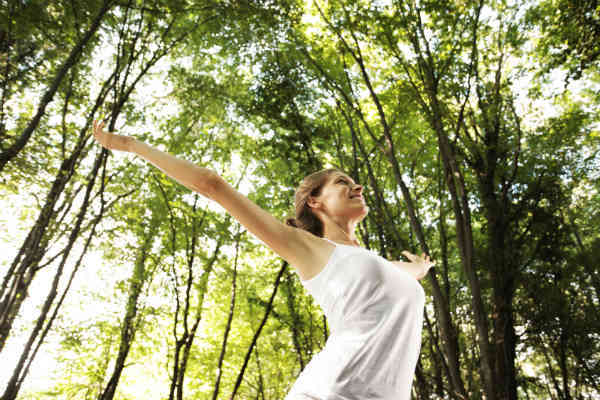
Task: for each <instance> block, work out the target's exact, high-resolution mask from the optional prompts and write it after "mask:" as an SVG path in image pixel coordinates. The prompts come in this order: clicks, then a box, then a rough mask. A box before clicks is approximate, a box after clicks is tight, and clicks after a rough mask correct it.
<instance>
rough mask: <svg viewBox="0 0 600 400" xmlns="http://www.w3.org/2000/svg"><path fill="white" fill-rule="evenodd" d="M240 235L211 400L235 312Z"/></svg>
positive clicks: (217, 386)
mask: <svg viewBox="0 0 600 400" xmlns="http://www.w3.org/2000/svg"><path fill="white" fill-rule="evenodd" d="M240 240H241V239H240V235H239V234H238V235H237V241H236V243H235V260H234V265H233V279H232V287H231V305H230V307H229V316H228V318H227V324H226V326H225V332H224V334H223V346H222V347H221V354H220V355H219V362H218V364H217V380H216V382H215V390H214V392H213V397H212V398H213V400H217V396H218V395H219V385H220V383H221V374H222V372H223V360H224V359H225V353H226V351H227V339H228V338H229V331H230V330H231V321H232V320H233V314H234V311H235V295H236V285H237V267H238V255H239V247H240Z"/></svg>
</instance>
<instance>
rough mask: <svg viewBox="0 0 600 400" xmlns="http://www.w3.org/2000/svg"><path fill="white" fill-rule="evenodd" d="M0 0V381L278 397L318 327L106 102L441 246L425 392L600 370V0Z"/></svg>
mask: <svg viewBox="0 0 600 400" xmlns="http://www.w3.org/2000/svg"><path fill="white" fill-rule="evenodd" d="M1 7H2V8H1V11H0V13H1V18H0V86H1V88H2V92H1V96H0V199H1V201H2V207H0V209H1V211H0V224H1V225H2V227H3V228H4V229H2V230H1V231H0V232H1V235H2V236H1V239H2V242H1V243H2V252H1V253H2V255H1V257H0V262H1V264H0V265H1V270H0V271H1V273H0V277H1V279H2V281H1V282H2V285H1V287H0V351H1V352H2V359H3V363H2V364H3V368H2V373H1V375H0V377H1V378H0V382H2V387H0V391H2V394H1V396H2V397H1V398H2V399H3V400H8V399H17V398H19V399H42V398H47V397H64V398H81V399H88V398H90V399H91V398H97V399H112V398H157V399H158V398H161V399H162V398H169V399H174V398H177V399H183V398H206V399H208V398H211V399H215V398H231V397H235V398H252V399H257V398H262V399H267V398H271V399H281V398H283V397H284V396H285V394H286V393H287V391H288V390H289V388H290V386H291V384H292V383H293V382H294V380H295V378H296V376H297V375H298V373H299V372H300V370H301V369H302V368H304V367H305V366H306V364H307V363H308V362H309V360H310V358H311V357H312V356H313V355H314V354H315V353H316V352H318V351H319V350H320V349H321V348H322V347H323V345H324V343H325V340H326V339H327V337H328V335H329V327H328V325H327V321H326V319H325V318H324V317H323V315H322V312H321V310H320V309H319V308H318V306H316V305H315V304H314V303H313V301H312V300H311V298H310V297H309V296H308V295H307V294H306V292H305V291H304V290H303V289H302V286H301V284H300V281H299V279H298V276H297V275H296V274H295V273H294V271H293V268H292V267H291V266H288V265H287V264H286V263H284V262H283V261H282V260H281V259H278V258H277V257H275V256H274V254H272V253H271V252H270V251H269V250H268V249H266V248H265V247H264V246H262V245H261V244H260V243H259V242H258V241H257V240H256V239H255V238H253V237H252V236H251V235H245V234H243V230H240V226H239V225H238V224H237V223H236V222H235V221H234V220H232V219H231V218H230V217H228V216H227V215H226V214H225V213H224V212H223V211H222V209H221V208H220V207H218V206H215V205H214V204H211V203H209V202H208V201H207V200H206V199H203V198H202V197H200V196H197V195H195V194H193V193H190V192H189V191H188V190H186V189H185V188H182V187H181V186H179V185H178V184H176V183H175V182H173V181H170V180H169V179H168V178H166V177H165V176H164V175H162V173H161V172H160V171H158V170H156V169H154V168H152V167H151V166H150V165H148V164H146V163H145V162H143V161H142V160H140V159H136V158H135V157H133V156H130V155H125V154H112V153H111V152H108V151H106V150H102V149H101V148H100V147H99V146H97V145H96V144H94V143H93V141H92V140H91V137H90V133H91V132H90V126H91V121H93V119H104V120H105V121H107V123H108V126H109V128H110V129H111V130H116V131H119V132H120V133H123V134H131V135H134V136H136V137H137V138H139V139H141V140H144V141H147V142H148V143H150V144H152V145H155V146H158V147H159V148H161V149H163V150H166V151H169V152H171V153H173V154H176V155H178V156H180V157H183V158H186V159H188V160H190V161H193V162H195V163H198V164H199V165H203V166H207V167H209V168H212V169H214V170H215V171H217V172H218V173H220V174H221V175H223V176H224V177H225V178H226V179H227V180H228V181H229V182H231V183H232V184H235V185H236V186H237V187H238V188H239V190H241V191H242V192H243V193H246V194H248V196H249V197H250V198H251V199H252V200H254V201H255V202H257V203H258V204H259V205H261V206H262V207H264V208H266V209H268V210H269V211H271V212H272V213H273V214H274V215H275V216H277V217H278V218H280V219H281V220H283V219H284V218H285V217H287V216H290V215H291V214H292V213H293V192H294V189H295V187H296V185H297V184H298V183H299V181H300V180H301V179H302V177H304V176H305V175H307V174H308V173H310V172H313V171H315V170H318V169H320V168H324V167H329V166H337V167H339V168H342V169H344V170H345V171H347V172H348V173H350V174H351V175H352V176H353V178H354V179H356V180H357V181H359V182H361V183H362V184H364V185H365V198H366V201H367V202H368V205H369V208H370V212H369V215H368V217H367V218H366V219H365V220H364V221H363V223H362V224H361V226H360V227H359V231H360V232H359V236H360V238H361V240H362V242H363V244H364V245H365V246H366V247H368V248H371V249H374V250H376V251H377V252H379V253H380V254H381V255H383V256H385V257H387V258H389V259H399V258H400V254H401V251H402V250H405V249H406V250H409V251H413V252H421V251H425V252H428V253H430V254H431V256H432V258H434V259H435V260H436V261H437V265H436V268H435V269H433V270H432V271H431V272H430V274H429V276H428V277H427V278H426V279H425V280H423V281H421V283H422V284H423V285H424V287H425V290H426V292H427V295H428V302H427V307H426V310H425V312H426V316H425V317H426V318H425V325H424V326H423V344H422V349H421V357H420V360H419V364H418V367H417V371H416V376H415V381H414V385H413V397H414V398H415V399H436V398H440V399H441V398H444V399H445V398H456V399H460V398H468V399H478V398H486V399H515V398H532V399H534V398H552V399H591V398H595V397H597V396H598V395H599V394H600V387H599V385H600V356H599V354H600V349H599V344H598V343H600V340H599V337H598V332H600V325H599V321H598V319H597V318H596V314H597V312H598V306H599V301H600V274H599V272H598V267H597V262H596V261H597V260H598V259H599V257H600V237H599V230H598V226H600V224H599V222H600V221H599V213H598V210H599V206H600V203H599V197H598V182H599V180H598V178H599V175H598V171H599V166H600V165H599V162H600V160H599V158H598V156H597V153H598V148H599V145H598V141H599V130H598V129H599V125H598V104H599V103H600V94H599V93H600V90H599V87H600V86H599V84H600V78H599V74H598V54H599V50H598V43H599V40H598V38H599V32H600V31H599V26H600V11H599V9H598V5H597V2H595V1H588V2H581V1H574V0H540V1H537V2H536V1H523V2H518V3H510V2H508V3H507V2H503V1H489V2H483V1H439V0H427V1H419V2H416V1H412V0H407V1H381V2H370V1H351V2H350V1H341V0H332V1H329V2H324V1H314V2H312V1H311V2H302V1H292V0H286V1H272V2H262V1H251V0H248V1H246V0H244V1H218V0H214V1H213V0H211V1H204V2H194V1H186V0H149V1H148V0H146V1H144V0H125V1H120V2H117V1H114V0H102V1H100V0H98V1H85V2H84V1H68V2H67V1H64V2H61V1H55V2H50V3H49V2H40V1H13V2H7V3H6V2H5V3H3V4H2V5H1Z"/></svg>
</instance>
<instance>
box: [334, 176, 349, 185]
mask: <svg viewBox="0 0 600 400" xmlns="http://www.w3.org/2000/svg"><path fill="white" fill-rule="evenodd" d="M340 182H341V183H343V184H345V185H349V184H351V183H350V181H349V180H347V179H344V178H340V179H338V180H337V181H336V182H335V183H340Z"/></svg>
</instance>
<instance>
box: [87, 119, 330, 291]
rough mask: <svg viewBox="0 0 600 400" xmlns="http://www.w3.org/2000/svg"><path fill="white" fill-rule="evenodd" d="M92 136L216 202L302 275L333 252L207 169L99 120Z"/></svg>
mask: <svg viewBox="0 0 600 400" xmlns="http://www.w3.org/2000/svg"><path fill="white" fill-rule="evenodd" d="M94 137H95V138H96V140H97V141H98V142H100V144H102V146H104V147H106V148H109V149H113V150H121V151H128V152H131V153H134V154H137V155H139V156H140V157H142V158H144V159H145V160H147V161H148V162H150V163H151V164H153V165H154V166H156V167H157V168H159V169H160V170H162V171H163V172H164V173H165V174H167V175H168V176H170V177H171V178H173V179H175V180H176V181H178V182H179V183H181V184H182V185H184V186H186V187H187V188H189V189H191V190H193V191H195V192H198V193H200V194H201V195H203V196H205V197H207V198H209V199H211V200H213V201H216V202H217V203H219V204H220V205H221V206H222V207H223V208H225V210H227V212H228V213H229V214H231V215H232V216H233V217H234V218H235V219H236V220H238V221H239V222H240V223H241V224H242V225H243V226H244V227H246V229H248V230H249V231H250V232H251V233H252V234H254V235H255V236H256V237H258V238H259V239H260V240H262V241H263V242H264V243H265V244H266V245H267V246H269V247H270V248H271V249H272V250H273V251H274V252H275V253H277V254H278V255H279V256H280V257H282V258H283V259H284V260H286V261H287V262H289V263H290V264H291V265H292V266H294V267H295V268H296V269H297V270H298V274H299V275H300V277H301V278H302V279H309V278H311V277H313V276H314V275H316V273H318V272H319V271H320V270H321V269H322V267H323V266H324V265H325V264H326V262H327V260H328V259H329V256H330V255H331V253H332V252H333V249H334V245H332V244H331V243H329V242H327V241H326V240H323V239H321V238H319V237H317V236H315V235H313V234H311V233H309V232H307V231H304V230H301V229H298V228H294V227H291V226H288V225H286V224H284V223H282V222H281V221H279V220H278V219H277V218H275V217H273V216H272V215H271V214H270V213H268V212H266V211H265V210H263V209H262V208H260V207H259V206H258V205H256V204H255V203H254V202H252V201H251V200H250V199H248V198H247V197H246V196H244V195H243V194H241V193H240V192H238V191H237V190H236V189H235V188H234V187H232V186H231V185H230V184H229V183H228V182H227V181H225V180H224V179H223V178H222V177H220V176H219V175H218V174H217V173H216V172H214V171H212V170H210V169H207V168H203V167H200V166H198V165H195V164H194V163H191V162H189V161H186V160H181V159H179V158H177V157H175V156H173V155H171V154H169V153H165V152H163V151H161V150H158V149H156V148H154V147H152V146H149V145H147V144H146V143H143V142H140V141H138V140H136V139H134V138H132V137H128V136H122V135H115V134H113V133H110V132H106V131H104V130H103V123H100V124H97V123H96V122H94Z"/></svg>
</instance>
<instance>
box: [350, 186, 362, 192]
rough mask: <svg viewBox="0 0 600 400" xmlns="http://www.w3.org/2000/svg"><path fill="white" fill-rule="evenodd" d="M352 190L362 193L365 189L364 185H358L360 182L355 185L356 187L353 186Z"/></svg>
mask: <svg viewBox="0 0 600 400" xmlns="http://www.w3.org/2000/svg"><path fill="white" fill-rule="evenodd" d="M352 191H353V192H356V193H362V191H363V187H362V185H358V184H357V185H356V186H354V187H353V188H352Z"/></svg>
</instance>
